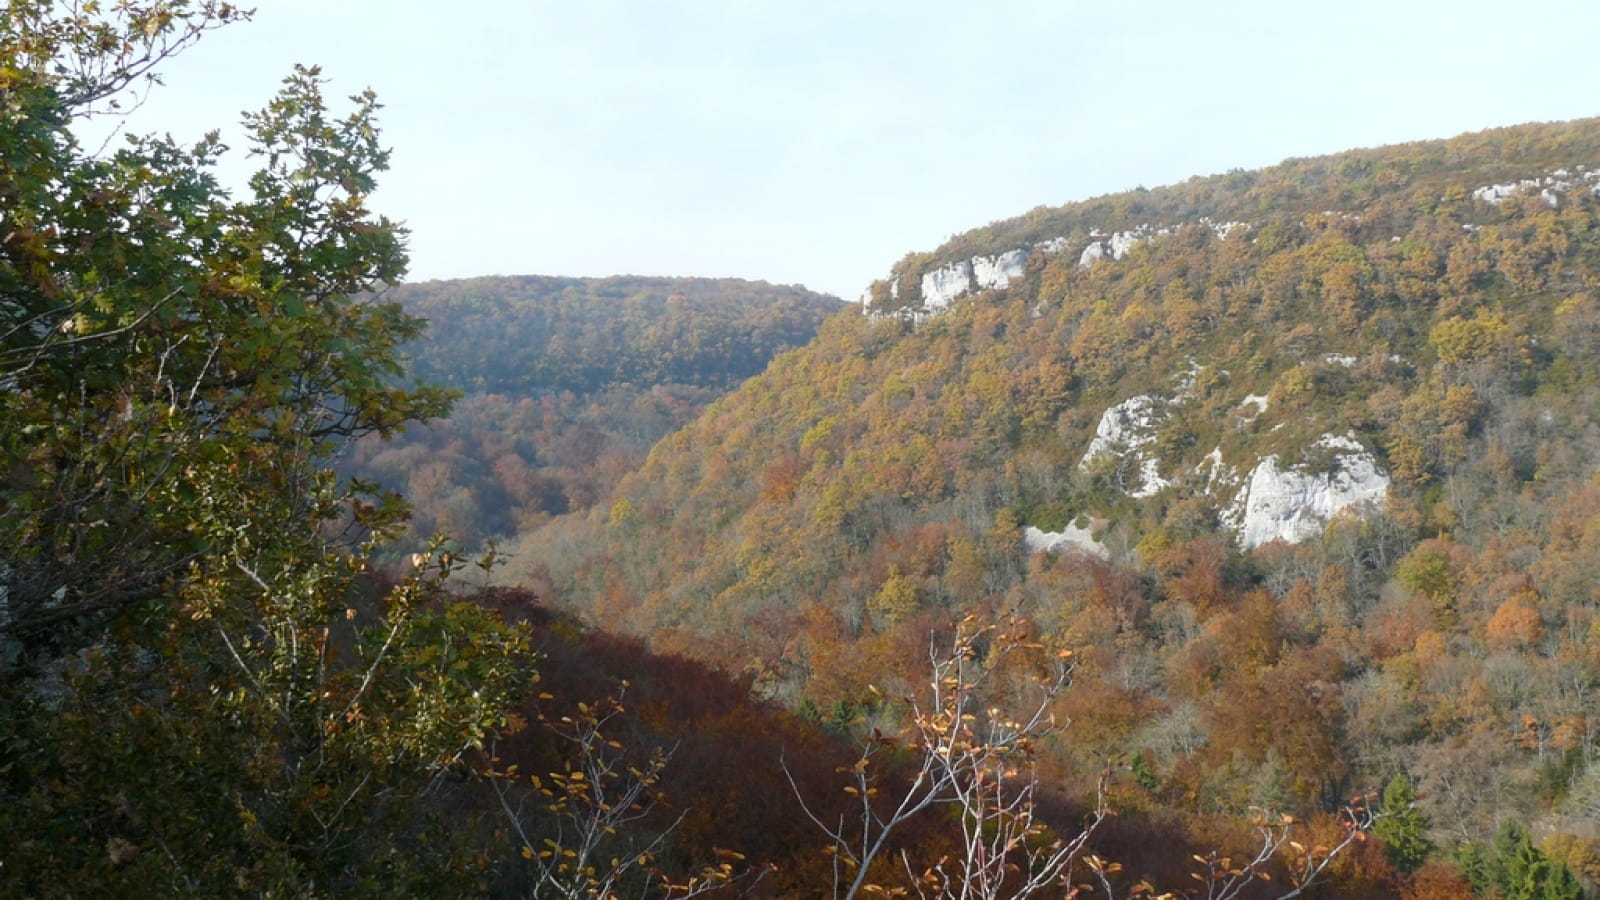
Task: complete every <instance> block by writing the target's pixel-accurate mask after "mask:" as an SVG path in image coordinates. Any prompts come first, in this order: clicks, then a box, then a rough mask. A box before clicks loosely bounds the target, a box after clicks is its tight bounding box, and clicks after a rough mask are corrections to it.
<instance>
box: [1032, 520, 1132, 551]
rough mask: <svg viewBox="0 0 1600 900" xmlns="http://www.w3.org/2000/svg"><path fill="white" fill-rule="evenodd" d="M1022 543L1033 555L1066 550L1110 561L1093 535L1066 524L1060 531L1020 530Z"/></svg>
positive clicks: (1104, 549) (1103, 548) (1086, 530)
mask: <svg viewBox="0 0 1600 900" xmlns="http://www.w3.org/2000/svg"><path fill="white" fill-rule="evenodd" d="M1022 542H1023V543H1024V544H1025V545H1026V546H1027V548H1028V549H1029V550H1030V551H1032V552H1034V553H1062V552H1065V551H1068V550H1072V551H1077V552H1079V553H1085V554H1088V555H1089V556H1098V557H1099V558H1101V559H1110V558H1111V552H1110V551H1109V550H1107V549H1106V546H1105V545H1104V544H1102V543H1100V542H1099V541H1097V540H1095V537H1094V533H1093V532H1091V531H1090V530H1089V529H1087V528H1079V527H1077V526H1076V525H1073V524H1072V523H1071V522H1068V523H1067V524H1066V526H1065V527H1064V528H1062V529H1061V530H1060V531H1040V530H1039V529H1037V528H1035V527H1033V526H1032V525H1028V526H1025V527H1024V528H1023V529H1022Z"/></svg>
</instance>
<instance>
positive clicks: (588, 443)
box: [343, 277, 843, 554]
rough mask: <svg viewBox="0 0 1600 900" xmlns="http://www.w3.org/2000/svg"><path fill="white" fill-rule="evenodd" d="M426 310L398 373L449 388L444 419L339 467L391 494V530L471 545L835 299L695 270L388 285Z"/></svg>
mask: <svg viewBox="0 0 1600 900" xmlns="http://www.w3.org/2000/svg"><path fill="white" fill-rule="evenodd" d="M384 299H385V300H388V301H392V302H395V303H398V304H399V305H400V306H401V308H403V309H405V310H406V311H407V312H408V313H410V314H412V315H416V316H418V317H420V318H424V319H427V320H428V322H429V329H428V332H427V334H426V336H425V337H424V338H422V339H420V340H418V341H415V342H413V343H411V344H409V345H408V346H407V347H406V348H405V349H406V351H407V352H408V353H410V355H411V357H412V360H411V365H410V369H411V372H412V374H413V375H414V376H415V377H417V378H419V379H421V380H424V381H426V382H428V383H431V384H434V385H437V386H441V387H445V388H449V389H452V390H456V391H459V392H461V393H462V395H463V396H462V397H461V399H460V400H459V401H458V402H457V403H456V405H455V408H454V410H453V412H452V414H451V416H450V417H449V418H448V419H442V420H437V421H434V422H431V423H429V424H427V425H425V426H419V427H416V428H412V429H410V430H408V431H407V432H406V433H405V434H403V435H400V436H398V437H392V438H390V439H389V440H378V439H374V440H369V441H364V442H361V443H358V444H356V445H355V447H354V448H353V451H352V454H351V456H350V458H349V459H347V460H346V461H345V463H344V466H343V468H344V470H346V471H349V472H351V473H352V474H356V475H360V476H362V477H366V478H371V479H373V480H374V481H376V482H378V483H379V484H382V485H383V486H384V487H386V488H388V489H391V490H398V491H401V492H403V493H404V494H405V496H406V498H407V500H408V501H409V502H410V503H411V506H412V516H413V518H412V519H411V521H410V523H409V526H408V537H407V538H406V540H404V541H402V542H401V543H399V544H397V545H395V546H394V547H393V548H391V550H390V553H391V554H397V553H401V552H409V551H411V550H414V549H417V547H419V546H420V544H421V543H422V542H423V541H426V540H427V539H428V538H429V537H431V536H432V535H434V534H436V533H438V534H447V535H449V536H450V537H451V539H452V540H454V541H455V542H457V543H460V544H463V545H466V546H470V547H475V546H478V545H479V544H480V543H482V542H483V541H484V540H487V539H493V538H504V537H507V536H509V535H512V534H515V533H517V532H518V531H519V530H524V529H530V528H533V527H536V526H537V525H538V524H540V523H542V522H544V521H545V520H547V519H548V518H549V517H551V516H554V515H561V514H564V513H568V512H576V511H582V510H585V509H587V508H588V507H589V506H591V505H592V504H594V503H595V502H597V501H598V500H599V499H600V498H603V497H604V496H605V495H606V494H607V493H608V492H609V491H610V490H611V488H612V487H613V486H614V485H615V484H616V482H617V481H618V480H619V479H621V477H622V476H623V475H625V474H626V473H628V472H631V471H633V470H634V469H635V468H637V467H638V465H639V463H641V462H642V461H643V459H644V455H645V453H646V452H647V451H648V450H649V448H650V447H651V445H653V444H654V443H655V442H656V441H657V440H659V439H660V438H662V437H663V436H665V435H666V434H667V433H669V432H670V431H672V430H674V429H676V428H679V427H681V426H683V425H685V424H687V423H688V422H690V421H692V420H693V419H694V418H695V417H696V416H698V415H699V414H700V411H701V410H703V409H704V408H705V407H706V405H707V404H709V403H710V402H711V401H712V400H714V399H716V398H717V397H720V396H722V395H723V394H725V393H727V392H728V391H730V390H732V389H733V388H734V387H736V386H737V385H738V384H739V383H740V382H742V381H743V380H745V379H746V378H749V377H750V376H752V375H755V374H757V373H759V372H760V371H761V370H762V369H763V368H765V366H766V364H767V361H768V360H769V359H771V357H772V356H773V355H774V354H776V353H779V352H781V351H783V350H787V349H790V348H793V347H797V346H800V345H802V344H804V343H806V342H807V341H809V340H810V339H811V337H812V335H814V334H815V333H816V331H817V328H818V327H819V326H820V325H821V323H822V320H823V318H825V317H826V316H828V315H829V314H831V313H834V312H837V311H838V310H840V309H841V308H842V307H843V304H841V303H840V302H839V301H838V300H836V299H834V298H831V297H826V296H824V295H820V294H815V293H812V292H810V291H806V290H804V289H803V288H797V287H785V286H777V285H770V284H766V283H764V282H752V281H743V280H738V279H710V278H641V277H613V278H602V279H585V278H541V277H497V278H474V279H467V280H462V281H433V282H424V283H418V284H404V285H399V286H396V287H394V288H392V289H390V290H389V291H387V292H386V294H385V298H384Z"/></svg>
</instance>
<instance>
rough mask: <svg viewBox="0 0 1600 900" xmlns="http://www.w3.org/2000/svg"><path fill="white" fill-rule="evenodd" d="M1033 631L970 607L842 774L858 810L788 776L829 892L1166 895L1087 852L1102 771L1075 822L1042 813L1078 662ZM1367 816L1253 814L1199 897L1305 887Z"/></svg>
mask: <svg viewBox="0 0 1600 900" xmlns="http://www.w3.org/2000/svg"><path fill="white" fill-rule="evenodd" d="M1033 630H1034V626H1033V624H1032V623H1031V622H1029V621H1027V620H1026V619H1024V618H1022V617H1020V616H1017V615H1015V614H1012V615H1009V616H1006V617H1005V618H1004V619H1003V620H1001V621H1000V622H999V623H998V624H994V623H986V622H984V621H982V620H980V619H979V618H978V617H976V616H968V617H967V618H965V619H963V620H962V621H960V622H959V623H957V624H956V626H955V628H954V630H953V633H952V635H951V636H950V638H949V640H948V642H938V641H935V642H934V643H933V644H932V645H931V646H930V650H929V672H928V674H929V678H928V680H927V682H926V683H925V684H924V685H922V686H921V687H920V688H919V689H917V690H915V691H912V692H911V693H909V694H908V695H907V696H905V697H903V698H899V699H898V701H896V702H895V703H894V704H893V711H892V712H890V713H889V715H890V716H894V715H900V716H903V722H902V725H901V728H900V730H899V733H898V734H897V735H885V734H883V733H882V732H880V731H879V730H877V729H873V731H872V733H871V735H870V736H869V737H868V738H867V740H866V741H865V742H864V743H863V745H862V752H861V756H860V758H859V759H858V760H857V761H856V763H855V764H854V765H852V766H849V767H845V768H842V769H841V770H840V772H841V774H844V775H846V777H847V782H848V783H847V784H846V786H845V787H844V791H845V793H847V794H848V795H849V796H850V797H851V798H852V800H853V801H855V803H856V805H857V809H856V813H855V814H854V815H853V816H849V817H841V818H840V819H839V820H838V821H832V822H830V821H824V820H823V819H822V818H821V817H820V816H819V815H818V814H817V813H816V812H815V811H814V809H813V806H812V805H811V804H809V803H808V802H807V801H806V798H805V797H804V796H803V795H802V793H801V791H800V790H799V788H798V787H797V786H795V785H794V783H793V779H792V778H791V785H790V786H791V788H793V789H794V791H795V794H796V796H797V797H798V798H799V799H800V803H801V807H802V810H803V811H804V813H805V815H806V816H807V818H809V819H810V820H811V822H812V824H813V825H815V826H816V827H817V829H819V830H820V831H821V832H822V833H823V834H824V835H825V836H826V838H827V841H828V845H827V852H828V854H829V855H830V856H832V857H833V859H834V860H835V877H834V884H833V887H832V895H833V896H834V897H843V898H853V897H857V896H866V895H880V894H889V895H900V896H903V895H909V894H911V893H915V894H916V895H917V896H919V897H924V898H948V900H954V898H960V900H984V898H992V900H999V898H1007V900H1011V898H1023V897H1032V896H1036V895H1050V894H1051V893H1052V892H1067V893H1068V894H1069V895H1070V896H1105V897H1116V896H1118V895H1119V893H1118V892H1119V890H1120V891H1122V893H1123V895H1125V896H1129V897H1156V896H1158V895H1157V893H1156V891H1157V889H1156V888H1155V887H1154V886H1152V885H1150V884H1149V883H1147V882H1144V881H1137V882H1135V883H1133V884H1124V881H1125V879H1124V878H1122V877H1120V876H1121V872H1122V868H1121V866H1120V865H1119V864H1118V863H1116V862H1114V861H1111V860H1106V859H1103V858H1101V857H1099V856H1097V855H1095V854H1093V853H1091V852H1089V849H1090V844H1091V841H1092V840H1093V837H1094V834H1095V831H1096V829H1098V828H1099V827H1100V825H1101V823H1102V822H1104V820H1105V818H1106V816H1107V815H1108V814H1109V811H1108V810H1107V808H1106V806H1105V803H1104V798H1105V779H1106V776H1102V777H1101V780H1100V782H1099V787H1098V790H1097V791H1096V794H1095V798H1094V801H1093V804H1092V805H1091V806H1090V808H1089V809H1088V811H1087V812H1085V813H1083V814H1082V816H1081V817H1080V818H1079V819H1078V820H1077V821H1075V822H1072V823H1071V827H1070V829H1062V827H1061V825H1062V823H1059V822H1058V823H1056V824H1054V825H1052V823H1050V822H1048V821H1046V816H1045V814H1044V808H1043V805H1042V802H1041V801H1042V799H1043V798H1042V797H1041V787H1042V784H1041V781H1040V772H1039V756H1038V753H1039V750H1040V748H1041V747H1042V746H1043V745H1045V744H1046V743H1047V742H1049V741H1052V740H1057V739H1061V738H1063V737H1066V736H1068V735H1067V725H1068V723H1065V722H1061V721H1059V720H1058V719H1057V718H1056V717H1055V716H1054V715H1053V714H1052V712H1051V710H1052V707H1053V706H1054V705H1055V701H1056V699H1057V698H1058V697H1060V695H1061V694H1062V692H1063V691H1065V690H1066V689H1067V688H1068V686H1069V684H1070V678H1071V674H1072V669H1073V664H1072V654H1071V652H1070V651H1067V650H1064V649H1051V648H1048V647H1047V646H1046V645H1045V644H1044V643H1043V642H1041V641H1039V640H1038V639H1037V638H1036V637H1035V636H1034V633H1033ZM939 809H944V810H947V811H948V812H949V815H948V817H947V819H946V821H953V826H951V827H952V828H953V834H950V835H948V836H946V837H945V838H942V839H936V843H937V846H939V847H940V848H941V852H940V853H939V855H938V856H937V857H936V858H935V859H932V860H926V861H918V860H916V859H914V858H913V854H912V853H911V851H910V850H908V849H906V848H905V847H904V845H903V844H904V838H905V835H906V832H908V831H911V830H912V829H914V828H915V827H916V825H915V824H914V823H917V822H919V821H922V822H926V821H927V817H928V815H929V814H930V812H931V811H934V810H939ZM1373 818H1374V816H1373V814H1372V813H1371V812H1369V811H1368V809H1367V806H1366V803H1365V800H1364V799H1362V798H1358V799H1357V800H1355V801H1352V803H1351V804H1349V805H1348V806H1346V807H1343V808H1342V809H1340V810H1339V812H1338V815H1337V817H1336V819H1337V821H1338V823H1339V826H1340V833H1339V836H1338V838H1337V839H1335V840H1333V841H1330V842H1326V843H1322V844H1315V845H1312V846H1309V847H1308V846H1305V845H1303V844H1301V843H1300V842H1298V841H1296V840H1294V839H1293V838H1294V837H1295V835H1296V833H1297V829H1298V827H1299V824H1300V823H1298V822H1297V821H1296V820H1295V819H1294V818H1293V817H1292V816H1287V815H1283V814H1281V813H1277V812H1275V811H1272V810H1257V811H1256V814H1255V816H1254V818H1253V822H1252V824H1253V826H1254V831H1255V833H1256V837H1257V838H1258V840H1257V843H1256V845H1255V846H1254V847H1253V848H1252V850H1251V852H1250V853H1249V854H1248V855H1247V856H1245V857H1242V858H1234V857H1227V856H1222V855H1220V854H1218V853H1212V854H1209V855H1206V856H1195V857H1194V862H1195V863H1196V865H1197V866H1198V870H1197V871H1195V872H1194V873H1193V877H1194V878H1195V879H1196V880H1198V881H1199V882H1200V885H1201V888H1200V893H1199V894H1198V896H1203V897H1205V898H1207V900H1234V898H1237V897H1240V896H1243V895H1244V894H1245V891H1246V890H1247V889H1251V888H1252V886H1253V885H1259V884H1262V883H1269V884H1270V883H1273V881H1274V878H1278V879H1280V880H1281V881H1280V883H1281V887H1280V889H1279V890H1277V891H1274V892H1273V895H1274V896H1276V897H1279V898H1289V897H1298V896H1301V895H1303V894H1304V893H1305V892H1306V891H1308V890H1309V889H1311V888H1312V887H1313V886H1314V885H1315V884H1316V883H1317V882H1318V880H1319V879H1320V878H1321V877H1322V876H1323V875H1324V873H1325V872H1326V871H1327V870H1328V867H1329V866H1330V865H1331V864H1332V863H1333V862H1334V860H1335V859H1336V858H1338V856H1339V855H1340V854H1341V853H1343V852H1344V851H1345V850H1347V849H1348V848H1349V847H1350V846H1351V844H1353V843H1355V842H1357V841H1360V840H1363V839H1364V838H1365V835H1366V832H1367V831H1368V829H1370V827H1371V825H1372V822H1373ZM941 841H942V842H941ZM896 857H897V858H896ZM894 868H899V869H900V870H901V874H903V875H904V878H903V879H900V878H898V877H896V876H895V875H894V874H893V869H894ZM1274 871H1276V872H1277V875H1274V874H1273V872H1274ZM896 882H898V883H899V885H903V886H896ZM1177 896H1180V895H1179V894H1170V893H1167V894H1160V895H1159V897H1165V898H1170V897H1177Z"/></svg>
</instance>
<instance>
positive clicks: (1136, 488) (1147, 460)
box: [1078, 394, 1171, 498]
mask: <svg viewBox="0 0 1600 900" xmlns="http://www.w3.org/2000/svg"><path fill="white" fill-rule="evenodd" d="M1165 419H1166V411H1165V410H1164V409H1163V408H1162V406H1161V403H1160V402H1159V401H1158V400H1157V399H1156V398H1155V397H1152V396H1150V395H1149V394H1140V395H1138V396H1136V397H1129V398H1128V399H1127V400H1124V401H1122V402H1121V403H1118V404H1117V405H1116V406H1113V407H1111V408H1110V409H1108V410H1106V411H1105V412H1104V413H1101V414H1100V424H1099V425H1098V426H1097V427H1096V428H1095V431H1094V440H1092V441H1090V442H1089V449H1088V450H1087V451H1085V452H1084V454H1083V461H1082V462H1080V463H1079V464H1078V467H1079V468H1080V469H1087V468H1088V467H1089V466H1090V465H1091V464H1092V463H1093V462H1094V461H1095V460H1096V459H1098V458H1100V457H1101V456H1104V455H1106V454H1108V453H1113V454H1118V455H1122V456H1132V457H1135V458H1137V459H1138V461H1139V479H1138V483H1137V484H1134V485H1129V486H1125V490H1126V491H1127V493H1128V496H1130V497H1139V498H1142V497H1151V496H1154V495H1155V494H1157V493H1159V492H1160V491H1161V490H1162V489H1163V488H1165V487H1167V485H1169V484H1170V483H1171V482H1169V481H1167V480H1166V479H1165V478H1162V477H1161V472H1160V465H1161V460H1159V459H1156V458H1155V457H1154V456H1153V455H1149V454H1146V453H1143V452H1141V451H1143V449H1144V448H1145V447H1147V446H1149V445H1150V444H1152V443H1154V442H1155V439H1156V428H1158V427H1159V426H1160V424H1161V423H1162V422H1163V421H1165Z"/></svg>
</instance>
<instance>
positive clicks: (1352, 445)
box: [1222, 434, 1390, 549]
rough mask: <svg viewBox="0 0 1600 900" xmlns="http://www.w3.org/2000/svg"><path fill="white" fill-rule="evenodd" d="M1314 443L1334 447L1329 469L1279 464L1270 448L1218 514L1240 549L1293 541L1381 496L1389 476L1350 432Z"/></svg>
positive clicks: (1330, 448)
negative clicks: (1233, 530)
mask: <svg viewBox="0 0 1600 900" xmlns="http://www.w3.org/2000/svg"><path fill="white" fill-rule="evenodd" d="M1316 446H1319V447H1322V448H1325V449H1328V450H1332V451H1334V452H1335V461H1336V464H1335V468H1334V469H1333V471H1330V472H1310V471H1308V470H1307V469H1306V468H1305V467H1304V466H1301V465H1293V466H1289V467H1287V468H1282V469H1280V468H1279V467H1278V457H1277V455H1276V454H1274V455H1269V456H1266V457H1264V458H1263V459H1262V460H1261V461H1260V462H1259V463H1257V464H1256V467H1255V469H1253V470H1252V471H1251V472H1250V477H1249V479H1248V480H1247V481H1246V482H1245V485H1244V486H1243V487H1242V488H1241V489H1240V490H1239V493H1238V495H1237V496H1236V497H1235V498H1234V503H1233V506H1232V508H1231V509H1230V510H1228V511H1227V513H1226V514H1225V515H1224V516H1223V517H1222V518H1223V521H1224V523H1225V524H1230V525H1233V526H1234V527H1236V528H1237V530H1238V532H1239V543H1240V545H1241V546H1243V547H1244V548H1245V549H1250V548H1253V547H1259V546H1261V545H1262V544H1266V543H1270V542H1272V541H1275V540H1283V541H1287V542H1289V543H1291V544H1294V543H1298V542H1300V541H1303V540H1305V539H1307V538H1310V537H1315V536H1316V535H1319V534H1321V533H1322V530H1323V529H1324V528H1325V527H1327V525H1328V523H1329V522H1330V521H1332V520H1333V519H1334V517H1335V516H1338V515H1339V514H1341V513H1343V512H1345V511H1346V510H1351V509H1359V508H1360V507H1361V506H1362V505H1364V504H1369V503H1379V502H1382V500H1383V499H1384V497H1386V496H1387V495H1388V493H1389V483H1390V481H1389V476H1388V475H1387V474H1385V473H1384V472H1383V471H1382V470H1380V469H1379V468H1378V463H1377V460H1376V459H1375V458H1373V456H1372V454H1371V453H1369V452H1368V451H1367V450H1366V448H1364V447H1362V446H1361V444H1360V443H1359V442H1358V441H1356V440H1355V438H1354V437H1351V436H1348V435H1346V436H1340V435H1332V434H1330V435H1324V436H1323V437H1322V438H1321V439H1320V440H1318V441H1317V444H1316Z"/></svg>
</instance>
